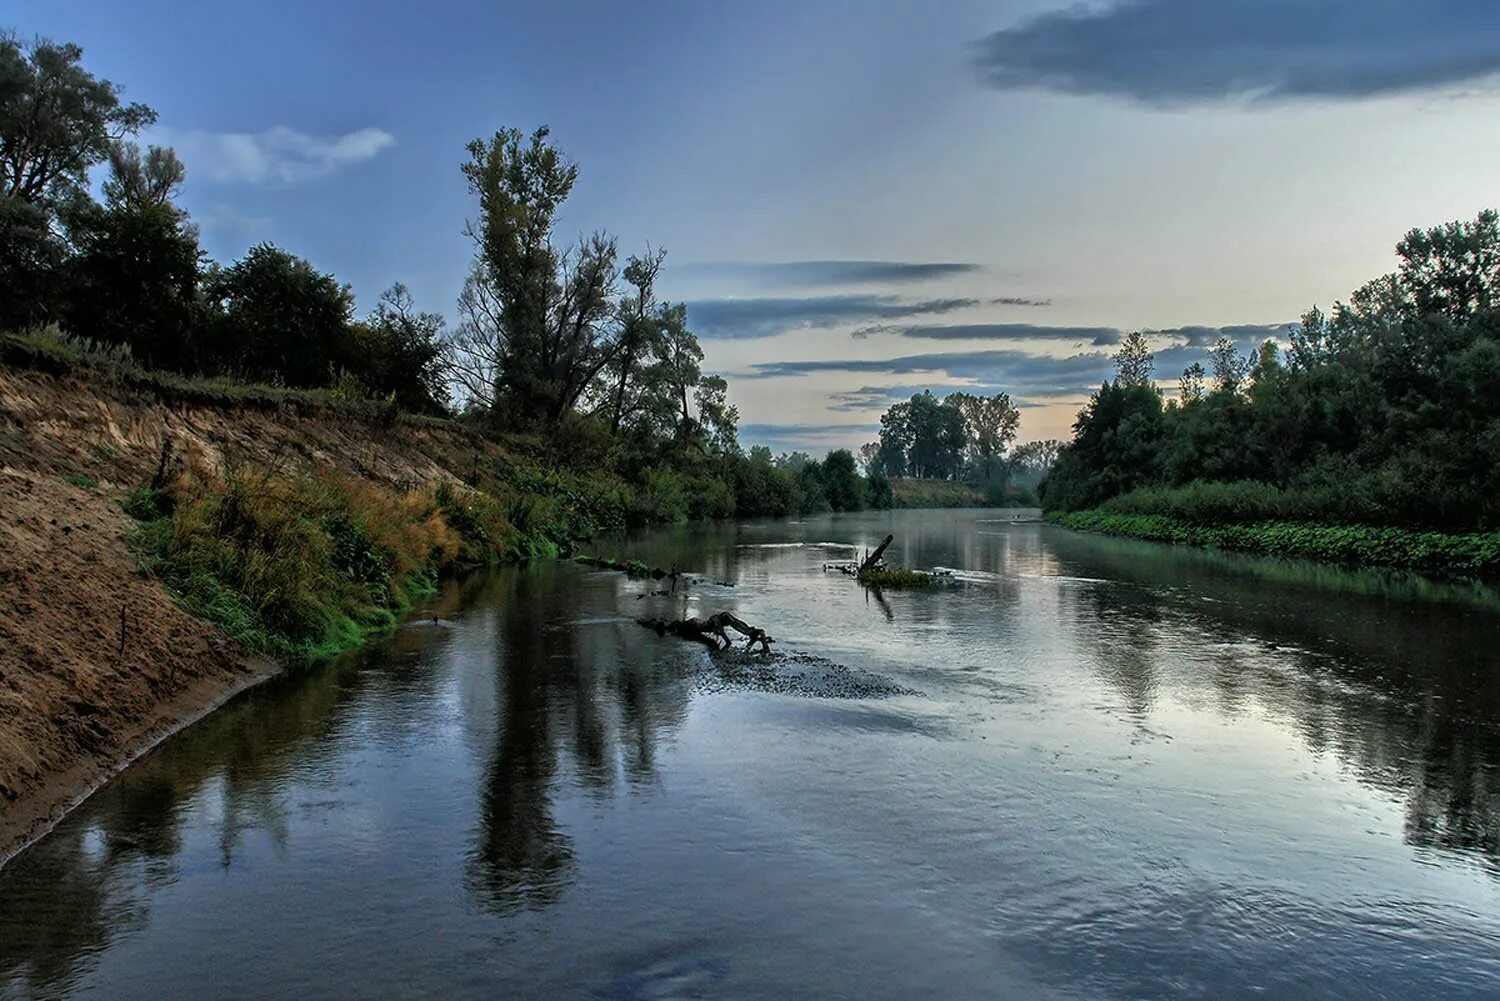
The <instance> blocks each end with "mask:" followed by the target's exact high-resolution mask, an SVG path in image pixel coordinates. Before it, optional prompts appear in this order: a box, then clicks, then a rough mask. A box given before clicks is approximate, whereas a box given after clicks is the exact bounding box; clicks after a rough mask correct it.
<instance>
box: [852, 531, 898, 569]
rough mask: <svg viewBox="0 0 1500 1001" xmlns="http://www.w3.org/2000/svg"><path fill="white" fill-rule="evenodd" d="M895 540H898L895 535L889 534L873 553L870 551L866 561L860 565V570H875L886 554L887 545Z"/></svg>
mask: <svg viewBox="0 0 1500 1001" xmlns="http://www.w3.org/2000/svg"><path fill="white" fill-rule="evenodd" d="M894 541H896V537H895V536H894V535H887V536H886V537H885V541H884V542H882V543H881V544H880V545H878V546H876V547H875V551H874V552H873V553H870V554H869V555H868V556H866V557H865V559H864V562H863V563H861V564H860V565H859V572H860V573H864V572H865V571H866V570H874V569H875V568H876V567H878V566H880V561H881V558H882V557H884V556H885V549H886V547H887V546H889V545H890V544H891V543H892V542H894Z"/></svg>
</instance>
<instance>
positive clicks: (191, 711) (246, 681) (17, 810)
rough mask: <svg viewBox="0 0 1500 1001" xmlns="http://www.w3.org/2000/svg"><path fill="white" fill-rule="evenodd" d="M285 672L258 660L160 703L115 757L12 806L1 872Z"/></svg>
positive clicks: (3, 831)
mask: <svg viewBox="0 0 1500 1001" xmlns="http://www.w3.org/2000/svg"><path fill="white" fill-rule="evenodd" d="M284 670H285V668H284V667H283V666H282V665H280V664H278V663H277V662H275V661H272V660H267V659H258V660H254V661H250V662H249V663H248V673H246V674H243V675H240V676H238V677H235V678H232V679H228V680H229V684H227V685H221V684H216V683H215V681H216V680H219V679H208V678H205V679H203V680H202V681H201V682H199V683H198V684H195V685H193V686H191V687H189V688H187V689H185V690H183V691H181V692H178V693H177V694H176V695H175V696H173V697H172V698H170V699H168V700H166V701H164V702H161V703H159V704H158V705H157V707H156V710H155V712H154V713H153V715H152V717H151V718H150V719H149V720H147V721H146V723H145V725H144V726H143V727H142V728H141V729H140V730H139V731H137V732H136V733H134V734H132V735H131V736H130V737H128V738H127V739H125V740H124V741H123V742H122V743H121V745H120V746H119V747H117V748H116V749H115V750H114V751H113V752H112V753H110V754H108V755H100V756H98V757H95V758H90V759H87V760H84V761H80V762H78V763H76V764H75V765H73V766H72V767H71V768H67V769H64V770H63V771H61V772H58V773H57V774H55V775H53V776H51V777H50V778H48V779H47V780H46V781H45V782H44V783H43V784H42V785H41V786H40V787H39V788H37V789H35V790H33V791H31V792H29V793H27V794H24V795H23V796H21V797H19V798H18V799H17V800H16V801H14V802H11V803H8V804H6V808H5V814H4V816H3V817H0V871H3V870H4V869H5V867H6V866H7V865H9V864H10V863H11V862H13V861H14V860H15V859H16V858H18V857H19V856H20V855H21V854H22V853H24V852H25V851H26V850H27V849H28V848H30V847H32V846H33V845H35V844H36V843H37V842H38V841H40V840H42V839H43V838H45V837H46V836H47V835H48V834H50V833H52V831H53V830H54V829H55V828H56V827H57V826H58V825H59V824H61V823H62V822H63V821H64V820H66V819H67V818H68V817H69V816H71V815H72V813H73V812H74V811H75V810H77V809H78V808H79V807H81V806H83V805H84V804H85V803H87V802H88V801H89V800H90V799H92V798H93V796H94V795H95V794H96V793H97V792H99V791H100V790H101V789H103V788H104V787H105V786H107V785H109V783H110V782H111V781H113V780H114V779H115V777H116V776H118V775H120V774H121V773H122V772H124V771H125V770H126V769H128V768H129V767H130V766H131V765H134V764H135V763H136V762H137V761H140V760H141V759H142V758H144V757H146V756H147V755H149V754H151V752H153V751H155V750H156V749H157V748H158V747H160V746H161V745H162V744H164V743H166V742H167V741H168V740H171V739H172V738H173V737H175V736H177V734H179V733H181V732H183V731H184V730H186V729H188V728H189V727H191V726H193V725H194V724H196V723H199V722H201V721H202V720H204V719H207V718H208V717H209V716H211V715H213V714H214V713H216V712H218V711H219V710H220V709H222V708H224V707H225V706H226V705H228V704H229V703H230V702H232V701H234V700H235V699H236V698H238V697H239V696H241V695H243V694H244V693H246V692H248V691H250V690H252V689H254V688H257V687H259V686H260V685H263V684H265V683H266V682H267V681H270V680H271V679H273V678H276V677H279V676H280V675H281V674H282V673H283V672H284Z"/></svg>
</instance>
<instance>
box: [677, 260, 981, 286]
mask: <svg viewBox="0 0 1500 1001" xmlns="http://www.w3.org/2000/svg"><path fill="white" fill-rule="evenodd" d="M677 270H678V271H680V272H682V273H684V274H687V275H690V276H693V277H706V278H728V279H734V280H744V281H750V282H754V283H756V284H759V285H764V286H782V287H803V286H832V285H905V284H911V283H914V282H925V281H935V280H937V279H940V278H953V277H957V276H959V275H967V274H973V273H975V272H978V271H981V270H983V269H982V268H981V267H980V265H978V264H963V263H957V262H946V261H936V262H913V261H708V262H704V263H701V264H687V265H683V266H682V267H681V268H679V269H677Z"/></svg>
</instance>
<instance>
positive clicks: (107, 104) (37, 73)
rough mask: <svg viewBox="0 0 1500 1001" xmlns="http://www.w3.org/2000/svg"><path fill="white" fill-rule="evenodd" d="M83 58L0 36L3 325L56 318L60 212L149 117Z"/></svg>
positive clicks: (61, 255) (74, 49)
mask: <svg viewBox="0 0 1500 1001" xmlns="http://www.w3.org/2000/svg"><path fill="white" fill-rule="evenodd" d="M82 58H83V50H82V49H80V48H79V47H78V46H76V45H58V44H55V43H53V42H49V41H45V40H42V39H37V40H35V41H32V42H29V43H23V42H21V41H20V40H19V39H18V38H17V37H16V36H15V35H14V34H0V326H6V327H26V326H31V325H34V324H39V323H44V322H46V321H48V320H50V319H54V318H56V316H57V315H58V314H59V313H60V312H61V310H62V298H63V295H64V290H63V287H62V284H63V276H62V268H63V264H64V262H65V260H66V257H67V248H66V247H65V246H64V244H63V242H62V240H61V238H60V235H59V226H58V213H59V211H60V210H61V209H62V208H63V207H64V206H67V205H70V204H72V203H74V202H77V201H87V184H88V171H89V168H90V167H93V166H95V165H97V164H100V163H103V162H104V161H105V160H106V159H108V158H109V155H110V153H111V151H112V150H113V149H114V148H115V145H116V144H117V143H118V142H119V141H120V140H122V139H124V138H125V137H126V136H130V135H133V134H135V133H136V132H139V131H140V130H141V129H142V128H144V127H145V126H147V125H149V124H151V122H153V121H154V120H155V118H156V115H155V113H154V112H153V111H151V109H150V108H147V107H146V106H145V105H142V104H129V105H126V104H121V102H120V92H119V88H117V87H116V86H115V85H114V84H112V83H110V82H109V81H108V80H100V79H98V78H97V77H95V76H93V74H91V73H89V72H88V71H86V70H85V69H83V67H82V66H81V65H80V62H81V60H82Z"/></svg>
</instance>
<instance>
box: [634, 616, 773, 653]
mask: <svg viewBox="0 0 1500 1001" xmlns="http://www.w3.org/2000/svg"><path fill="white" fill-rule="evenodd" d="M636 621H637V622H639V623H640V624H641V625H643V626H645V627H646V628H647V629H655V630H656V633H657V635H658V636H665V635H666V634H667V633H671V634H672V635H673V636H680V637H682V638H683V639H685V640H697V641H698V642H699V643H703V644H706V645H707V646H709V647H711V648H712V649H714V650H724V649H728V648H729V647H732V646H733V645H734V642H733V641H732V640H730V638H729V633H728V632H726V630H727V629H733V630H734V631H735V632H737V633H739V634H740V635H741V636H744V637H746V641H745V649H746V650H753V649H755V646H756V644H759V645H760V648H761V649H762V650H764V651H765V652H766V653H770V652H771V644H772V643H774V642H776V641H775V640H774V639H773V638H771V637H770V636H768V635H767V634H766V631H765V630H764V629H761V628H759V627H758V626H752V625H750V623H748V622H746V621H745V620H744V619H742V618H740V617H739V616H738V615H735V614H734V613H733V612H715V613H714V614H713V615H710V616H709V617H708V618H706V619H699V618H687V619H675V620H674V619H636Z"/></svg>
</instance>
